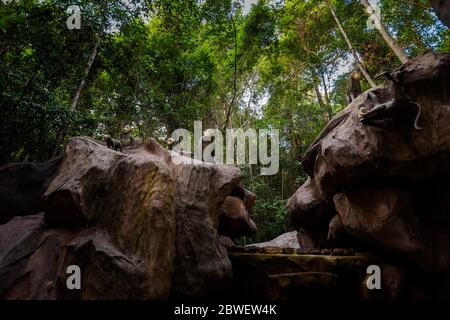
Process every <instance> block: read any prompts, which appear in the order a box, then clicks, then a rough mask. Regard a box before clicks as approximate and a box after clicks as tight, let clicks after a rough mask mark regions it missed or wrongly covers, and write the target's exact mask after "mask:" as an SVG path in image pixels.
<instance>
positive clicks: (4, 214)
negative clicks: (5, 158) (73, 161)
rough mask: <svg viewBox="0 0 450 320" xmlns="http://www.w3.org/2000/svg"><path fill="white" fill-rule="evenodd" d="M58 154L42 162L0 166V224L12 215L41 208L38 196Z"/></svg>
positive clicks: (53, 167) (52, 172)
mask: <svg viewBox="0 0 450 320" xmlns="http://www.w3.org/2000/svg"><path fill="white" fill-rule="evenodd" d="M61 161H62V158H61V157H59V158H55V159H52V160H50V161H47V162H44V163H29V162H24V163H11V164H6V165H3V166H0V203H1V206H0V224H2V223H6V222H8V221H9V220H10V219H11V218H13V217H15V216H25V215H32V214H37V213H39V212H42V209H43V208H42V203H41V197H42V195H43V194H44V193H45V191H46V190H47V188H48V186H49V185H50V182H51V181H52V179H53V177H54V176H55V174H56V170H57V169H58V166H59V164H60V163H61Z"/></svg>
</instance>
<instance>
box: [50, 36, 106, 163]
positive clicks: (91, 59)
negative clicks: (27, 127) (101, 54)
mask: <svg viewBox="0 0 450 320" xmlns="http://www.w3.org/2000/svg"><path fill="white" fill-rule="evenodd" d="M99 44H100V38H99V37H98V36H95V44H94V47H93V48H92V51H91V54H90V55H89V59H88V62H87V64H86V66H85V68H84V72H83V77H82V79H81V82H80V84H79V86H78V88H77V91H76V92H75V95H74V96H73V99H72V103H71V104H70V110H71V111H74V110H75V109H76V108H77V105H78V101H79V100H80V96H81V93H82V92H83V89H84V87H85V86H86V79H87V78H88V76H89V72H90V71H91V68H92V64H93V63H94V61H95V57H96V56H97V49H98V46H99ZM66 132H67V126H66V125H63V126H61V128H60V129H59V131H58V134H57V135H56V145H55V149H54V150H53V157H55V156H56V155H57V154H58V150H59V146H60V145H61V143H62V142H63V141H64V138H65V136H66Z"/></svg>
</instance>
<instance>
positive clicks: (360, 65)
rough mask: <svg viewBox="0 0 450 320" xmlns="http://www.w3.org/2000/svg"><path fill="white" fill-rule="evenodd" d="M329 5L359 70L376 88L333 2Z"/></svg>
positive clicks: (329, 1) (329, 0)
mask: <svg viewBox="0 0 450 320" xmlns="http://www.w3.org/2000/svg"><path fill="white" fill-rule="evenodd" d="M327 4H328V8H329V9H330V12H331V14H332V15H333V18H334V20H335V21H336V25H337V26H338V28H339V30H340V31H341V33H342V36H343V37H344V39H345V42H346V43H347V46H348V49H349V50H350V52H351V53H352V55H353V57H354V59H355V61H356V63H357V64H358V67H359V69H360V70H361V73H362V74H363V75H364V77H365V78H366V80H367V82H369V84H370V85H371V86H372V87H376V84H375V82H374V81H373V79H372V77H371V76H370V74H369V72H368V71H367V69H366V66H365V64H364V61H363V60H362V59H361V58H360V57H359V55H358V53H357V52H356V50H355V48H354V47H353V44H352V42H351V40H350V38H349V37H348V35H347V32H345V29H344V27H343V26H342V23H341V21H340V20H339V18H338V16H337V14H336V12H335V11H334V9H333V5H332V3H331V0H328V2H327Z"/></svg>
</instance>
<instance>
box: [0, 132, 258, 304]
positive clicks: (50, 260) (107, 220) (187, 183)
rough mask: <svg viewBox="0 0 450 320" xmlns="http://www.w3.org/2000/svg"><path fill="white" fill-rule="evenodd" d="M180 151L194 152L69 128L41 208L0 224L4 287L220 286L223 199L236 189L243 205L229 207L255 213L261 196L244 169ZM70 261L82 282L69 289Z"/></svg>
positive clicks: (44, 292) (23, 291)
mask: <svg viewBox="0 0 450 320" xmlns="http://www.w3.org/2000/svg"><path fill="white" fill-rule="evenodd" d="M180 159H183V160H189V159H187V158H186V157H184V156H181V155H179V154H177V153H175V152H170V151H167V150H165V149H164V148H162V147H161V146H160V145H159V144H157V143H156V141H154V140H153V139H150V140H148V141H147V142H146V143H145V144H144V145H143V146H140V147H134V148H129V149H126V150H124V153H121V152H116V151H114V150H111V149H108V148H106V147H105V146H104V145H103V144H101V143H99V142H97V141H94V140H92V139H90V138H86V137H77V138H72V139H71V140H70V141H69V143H68V144H67V146H66V149H65V155H64V160H63V161H62V163H61V165H60V167H59V170H58V173H57V175H56V176H55V177H54V178H53V180H52V181H51V183H50V185H49V186H48V189H47V191H46V192H45V194H44V195H43V208H44V214H43V215H42V214H41V215H35V216H29V217H27V218H26V219H19V218H16V219H13V220H11V221H10V222H9V223H7V224H5V225H4V226H3V227H4V230H3V231H4V232H3V231H2V230H0V279H2V280H1V281H0V297H4V298H11V299H15V298H23V299H123V298H134V299H164V298H168V297H174V298H180V297H202V296H208V297H212V296H213V294H220V293H222V292H223V290H224V289H225V288H226V287H227V286H228V285H229V284H230V283H231V279H232V267H231V262H230V260H229V258H228V255H227V251H226V249H225V247H224V246H223V245H222V243H221V239H220V234H219V232H218V230H219V229H223V230H228V229H227V228H226V226H222V227H220V216H221V215H222V214H224V213H223V209H222V208H223V206H224V202H225V200H226V199H227V197H239V198H237V199H238V200H239V205H240V206H238V208H236V210H238V209H239V210H238V212H237V213H234V212H232V211H230V210H227V214H229V215H232V216H236V215H239V214H242V213H243V212H245V214H246V215H247V216H246V217H247V221H248V222H249V223H250V221H251V219H250V218H249V216H248V214H249V212H250V211H251V207H252V206H253V202H254V196H253V197H252V194H251V193H249V192H248V191H246V190H245V189H244V188H243V185H242V173H241V172H240V171H239V170H238V169H236V168H234V167H231V166H225V165H215V164H208V163H187V162H188V161H185V162H182V161H178V160H180ZM175 160H176V161H175ZM247 195H248V197H247ZM247 206H248V207H247ZM247 227H248V226H247ZM248 228H249V227H248ZM46 263H47V264H48V265H46ZM70 265H77V266H79V267H80V268H81V270H82V277H83V280H82V283H83V289H82V290H81V291H77V290H72V291H70V290H67V287H66V283H65V281H66V279H67V274H66V269H67V267H68V266H70ZM42 288H44V289H42Z"/></svg>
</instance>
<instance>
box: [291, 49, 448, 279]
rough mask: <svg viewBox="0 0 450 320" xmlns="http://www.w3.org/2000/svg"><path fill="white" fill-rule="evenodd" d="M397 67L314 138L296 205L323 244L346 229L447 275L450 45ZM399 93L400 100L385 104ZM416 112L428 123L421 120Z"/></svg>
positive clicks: (400, 260)
mask: <svg viewBox="0 0 450 320" xmlns="http://www.w3.org/2000/svg"><path fill="white" fill-rule="evenodd" d="M393 76H394V79H395V82H393V83H387V84H386V85H384V86H381V87H378V88H376V89H373V90H372V91H370V92H365V93H363V94H362V95H360V96H359V97H358V98H357V99H356V100H355V101H354V102H353V103H352V104H350V105H349V106H348V107H347V108H346V109H344V110H343V111H342V112H341V113H340V114H338V115H337V116H336V117H335V118H334V119H333V120H332V121H331V122H330V124H329V125H328V126H327V127H326V128H325V129H324V131H323V132H322V133H321V135H320V136H319V138H318V139H317V140H316V141H315V142H314V143H313V144H312V146H311V147H310V148H309V150H308V151H307V152H306V154H305V156H304V159H303V163H304V167H305V170H306V171H307V173H308V175H309V176H310V179H308V181H307V182H306V183H305V184H304V185H303V186H302V187H301V188H300V189H299V190H298V191H297V192H296V194H295V195H294V196H293V197H292V198H291V199H290V201H289V203H288V207H287V209H288V213H289V215H290V217H291V219H292V220H293V222H294V225H295V226H296V227H297V230H299V232H300V231H302V230H306V231H305V234H307V238H308V239H313V241H310V244H312V245H314V246H316V247H321V246H327V244H328V243H329V242H336V241H337V242H339V241H338V240H339V239H337V238H341V239H342V238H343V237H344V238H345V237H347V241H348V240H349V239H353V240H352V241H353V245H354V246H360V245H362V246H363V247H365V248H368V249H370V250H373V251H374V252H376V253H377V254H379V255H381V256H383V257H384V258H385V259H386V261H388V262H389V263H392V264H394V265H395V264H403V265H405V264H407V265H410V266H411V268H414V269H415V270H416V269H417V270H420V271H418V272H435V273H442V274H444V273H446V272H448V270H450V254H449V252H450V197H449V190H450V182H449V181H450V180H449V176H450V161H449V155H450V139H449V137H450V126H449V125H448V123H449V121H450V86H449V85H448V84H449V83H450V54H444V53H441V54H438V53H428V54H425V55H423V56H421V57H418V58H415V59H413V60H411V61H410V62H408V63H406V64H405V65H403V66H402V67H401V68H400V69H399V70H398V71H397V72H396V73H394V75H393ZM405 97H406V98H405ZM394 98H395V100H394V102H395V103H394V107H393V108H391V109H386V108H383V107H381V108H377V107H378V105H379V103H385V102H388V101H392V99H394ZM376 100H378V101H376ZM378 102H379V103H378ZM419 106H420V110H421V114H419V115H418V109H419ZM415 119H417V124H418V126H419V127H421V128H422V129H416V128H414V122H415ZM331 218H333V219H331ZM327 229H328V235H327V233H326V232H325V233H324V230H327ZM345 233H346V234H345ZM324 234H325V236H324ZM300 244H301V245H302V243H300Z"/></svg>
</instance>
